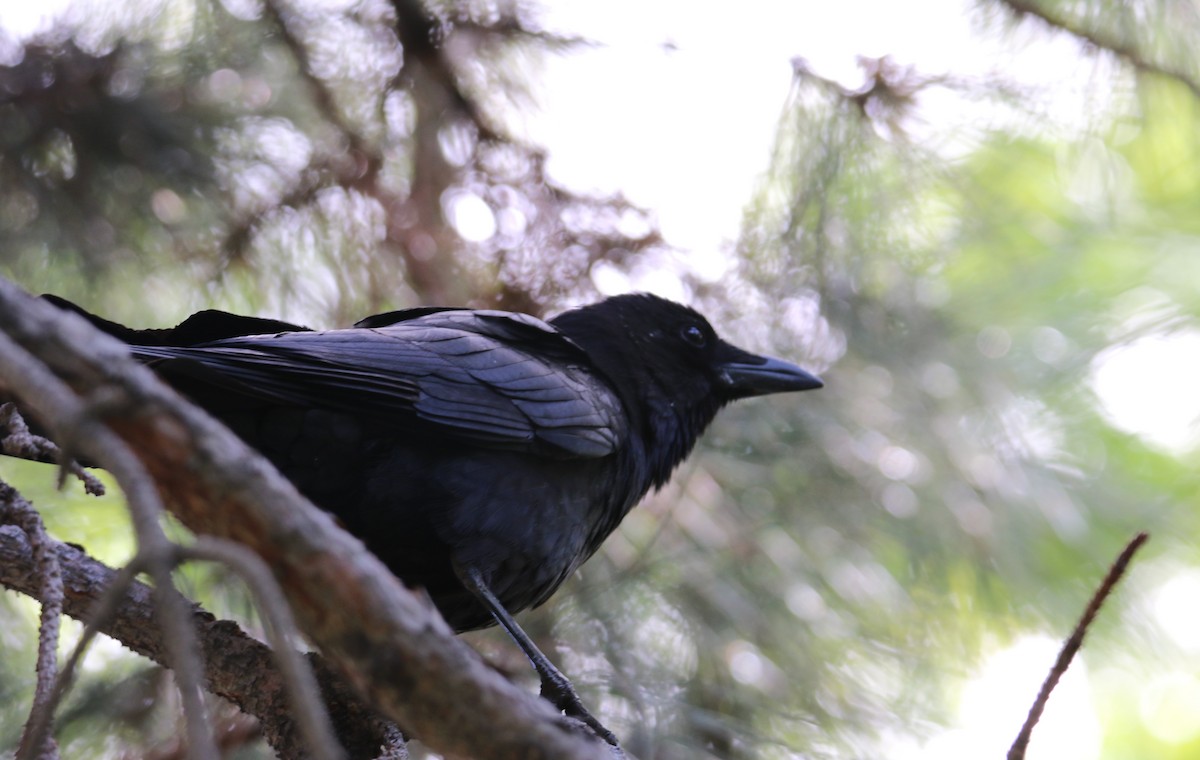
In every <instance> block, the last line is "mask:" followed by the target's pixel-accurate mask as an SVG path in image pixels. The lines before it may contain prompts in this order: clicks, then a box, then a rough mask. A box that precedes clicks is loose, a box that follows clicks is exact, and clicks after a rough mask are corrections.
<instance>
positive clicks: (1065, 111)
mask: <svg viewBox="0 0 1200 760" xmlns="http://www.w3.org/2000/svg"><path fill="white" fill-rule="evenodd" d="M113 1H114V2H117V1H118V0H113ZM70 2H71V0H39V1H38V2H15V1H12V0H7V1H4V2H0V28H5V29H7V30H8V31H9V32H10V33H15V34H16V35H17V36H18V37H20V36H25V35H27V34H28V33H30V32H31V31H33V30H36V29H38V28H41V27H42V26H44V24H45V20H46V19H47V18H49V17H51V16H52V15H53V14H54V13H55V12H56V11H57V10H58V9H60V8H62V7H64V6H66V5H68V4H69V3H70ZM97 2H98V3H100V4H102V0H97ZM545 5H546V6H548V7H547V8H546V13H545V15H544V17H543V18H544V23H545V24H546V25H547V26H548V28H550V29H551V30H558V31H563V32H565V33H569V34H581V35H583V36H585V37H588V38H590V39H593V40H596V41H598V42H600V43H601V45H600V46H599V47H595V48H590V49H586V50H583V51H580V52H577V53H574V54H572V55H570V56H568V57H565V58H563V59H556V60H552V61H551V62H550V63H549V64H548V66H547V70H546V71H545V78H544V81H543V82H542V84H541V88H540V91H539V93H538V94H539V97H540V101H541V111H540V113H538V114H536V115H534V116H532V117H531V118H530V119H529V120H528V122H527V124H528V127H527V128H528V130H529V136H530V137H531V138H532V139H533V140H534V141H535V142H537V143H540V144H542V145H545V146H546V147H547V149H548V152H549V155H550V159H551V160H550V164H549V171H550V172H551V173H552V175H553V176H555V177H556V178H557V179H558V180H559V181H561V182H564V183H565V184H567V185H568V186H570V187H573V188H575V189H578V190H594V191H599V192H604V193H611V192H618V191H620V192H622V193H624V194H625V195H626V196H627V197H628V198H630V199H631V200H632V201H634V202H635V203H637V204H640V205H642V206H645V207H647V208H650V209H652V210H653V211H654V212H655V213H656V214H657V216H658V219H659V222H660V225H661V228H662V230H663V232H664V234H665V236H666V239H667V240H669V241H670V242H671V243H673V244H674V245H676V246H678V247H679V248H681V249H683V250H684V251H685V252H686V254H685V255H686V256H687V261H686V263H687V265H689V266H690V267H691V268H692V269H693V271H694V272H695V273H696V274H699V275H700V276H703V277H709V278H713V279H715V278H719V277H720V276H721V275H722V273H723V272H724V271H725V267H726V266H728V259H727V257H725V256H724V255H722V251H723V250H725V249H726V248H727V246H728V244H729V243H731V242H732V241H733V240H735V239H736V237H737V234H738V228H739V225H740V221H741V214H742V210H743V207H744V205H745V204H746V203H747V202H748V201H749V199H750V198H751V196H752V193H753V188H754V186H755V182H756V181H757V180H758V178H759V177H760V176H761V175H762V174H763V172H764V171H765V170H766V168H767V161H768V157H769V152H770V148H771V144H772V139H773V136H774V130H775V126H776V121H777V119H778V117H779V115H780V112H781V108H782V106H783V104H784V100H785V98H786V96H787V94H788V90H789V83H790V81H791V77H792V66H791V60H792V59H793V58H794V57H795V56H802V57H803V58H804V59H805V60H806V61H807V63H808V65H809V66H810V67H811V68H812V69H813V70H815V71H817V72H818V73H820V74H821V75H823V76H826V77H830V78H834V79H837V80H839V81H841V82H843V83H844V84H846V85H847V86H851V87H854V86H857V85H858V84H859V83H860V81H861V79H860V74H859V69H858V66H857V64H856V57H857V56H860V55H863V56H869V57H879V56H883V55H892V56H893V57H894V58H895V60H896V61H897V62H898V63H900V64H916V65H917V66H918V68H919V70H920V71H921V72H922V73H924V74H926V75H936V74H940V73H946V72H953V73H955V74H956V75H957V76H960V77H986V76H989V75H991V74H992V73H994V72H996V71H1003V73H1004V76H1005V77H1006V79H1008V80H1010V81H1019V82H1022V83H1026V84H1033V85H1035V86H1037V87H1040V88H1042V89H1045V90H1047V91H1051V90H1052V93H1051V96H1050V98H1049V102H1051V103H1052V104H1053V107H1056V108H1058V109H1059V112H1058V114H1059V115H1060V116H1061V117H1062V119H1063V120H1064V121H1069V120H1071V119H1076V120H1077V119H1079V118H1080V117H1079V116H1078V114H1079V113H1080V112H1081V108H1080V101H1079V97H1080V91H1081V90H1082V89H1083V88H1084V86H1085V85H1083V84H1080V83H1079V82H1078V81H1076V80H1077V79H1078V78H1079V77H1086V76H1087V75H1088V71H1087V70H1086V67H1084V65H1083V64H1080V63H1079V61H1080V59H1079V56H1078V51H1077V49H1076V48H1075V47H1074V46H1073V45H1071V44H1069V43H1066V42H1063V41H1061V40H1059V41H1053V40H1047V39H1041V40H1039V41H1038V43H1037V44H1036V45H1034V46H1032V47H1026V48H1019V49H1018V48H1015V47H1006V46H1004V45H1002V44H1001V43H999V42H997V41H995V40H992V39H990V38H986V37H982V36H980V35H979V34H978V33H976V32H975V31H974V30H973V27H972V25H971V23H970V21H969V19H970V18H971V14H975V13H977V12H978V3H976V2H973V1H972V0H928V1H927V2H923V3H921V6H920V12H919V13H918V12H915V10H914V5H913V4H911V3H900V2H895V1H894V0H843V1H841V2H828V1H827V0H824V1H822V2H817V0H795V1H793V2H779V1H778V0H744V1H743V2H740V3H725V4H701V3H694V2H685V1H684V0H609V1H608V2H603V3H580V2H566V1H565V0H563V1H561V2H546V3H545ZM1092 73H1094V71H1093V72H1092ZM1073 76H1074V77H1076V80H1073V79H1072V77H1073ZM969 108H970V107H968V106H964V104H963V103H962V102H942V103H940V104H938V103H934V104H930V109H929V110H928V111H927V112H926V113H925V118H926V120H927V122H928V124H929V128H930V129H931V130H932V131H934V132H936V131H938V130H947V131H949V130H952V129H954V128H955V127H957V126H960V125H962V123H963V122H964V121H967V120H970V119H972V118H981V117H980V114H979V113H978V112H977V111H971V110H969ZM983 118H986V117H983ZM468 211H469V209H463V212H464V215H466V213H467V212H468ZM464 218H466V216H464ZM489 218H490V216H489ZM484 233H486V228H485V229H484ZM656 276H657V277H658V279H657V280H656V281H648V282H640V281H639V282H632V283H620V284H619V285H618V286H619V287H636V288H640V289H648V290H656V291H659V292H664V291H665V292H664V295H676V293H675V292H674V290H675V288H674V287H673V286H672V283H671V278H672V276H673V275H671V274H670V273H659V274H658V275H656ZM1182 339H1184V340H1186V341H1187V346H1186V349H1187V352H1188V353H1187V355H1188V356H1191V357H1195V356H1196V355H1200V336H1198V335H1194V334H1188V335H1185V336H1183V338H1182ZM1168 340H1169V339H1166V338H1161V339H1160V338H1156V337H1151V338H1146V339H1144V340H1143V341H1140V342H1138V343H1136V344H1134V345H1132V346H1130V347H1128V348H1125V349H1120V350H1114V352H1112V353H1111V354H1110V355H1109V356H1108V357H1107V358H1106V359H1105V360H1104V361H1102V362H1098V364H1097V367H1096V379H1095V388H1096V391H1097V393H1098V395H1099V396H1100V397H1101V398H1102V400H1103V403H1104V405H1105V407H1106V409H1108V411H1109V412H1110V414H1112V416H1113V419H1114V422H1116V423H1117V424H1119V425H1121V426H1123V427H1125V428H1126V429H1129V430H1132V431H1133V432H1136V433H1137V434H1139V435H1144V436H1147V437H1148V438H1149V439H1151V440H1155V439H1156V437H1157V439H1158V440H1161V441H1164V442H1165V444H1166V445H1168V446H1176V445H1179V444H1180V443H1181V442H1184V443H1187V444H1189V445H1194V443H1195V441H1196V435H1195V433H1196V428H1195V418H1196V417H1197V416H1200V408H1197V407H1196V405H1195V404H1194V403H1192V404H1190V405H1184V406H1183V407H1181V406H1180V405H1179V403H1178V402H1179V399H1180V398H1188V399H1193V400H1194V399H1195V397H1196V394H1195V388H1196V387H1198V386H1200V374H1198V373H1197V370H1195V369H1194V368H1193V370H1192V371H1191V373H1190V374H1182V375H1181V374H1180V373H1179V372H1178V369H1179V367H1178V362H1177V361H1176V362H1175V363H1174V366H1172V362H1171V361H1169V360H1168V359H1169V358H1170V356H1171V355H1172V352H1174V356H1175V357H1177V356H1178V355H1179V353H1178V351H1179V349H1180V346H1179V345H1177V344H1169V343H1168V342H1164V341H1168ZM1196 366H1200V365H1196ZM1172 378H1174V379H1172ZM1164 381H1165V382H1167V385H1165V386H1164V385H1163V382H1164ZM1181 408H1182V409H1185V411H1186V412H1187V415H1192V416H1191V417H1187V415H1184V414H1181V413H1180V411H1179V410H1180V409H1181ZM1187 573H1191V574H1186V573H1185V574H1182V575H1180V576H1178V577H1185V578H1186V579H1187V582H1188V583H1190V584H1191V585H1189V586H1187V588H1188V589H1192V588H1193V587H1194V586H1195V585H1196V583H1197V581H1196V577H1200V576H1197V575H1196V574H1195V572H1193V571H1187ZM1182 582H1183V581H1178V582H1176V583H1175V585H1171V583H1172V581H1170V580H1168V581H1167V583H1166V584H1164V586H1163V588H1164V589H1168V590H1171V589H1174V590H1177V589H1178V588H1182V586H1179V584H1180V583H1182ZM1162 593H1163V594H1166V593H1168V592H1167V591H1163V592H1162ZM1172 593H1173V592H1172ZM1189 593H1190V592H1189ZM1193 596H1194V595H1193ZM1189 598H1190V597H1189ZM1188 609H1189V610H1192V611H1193V613H1192V614H1190V615H1187V616H1185V617H1187V620H1186V621H1185V623H1184V624H1183V625H1182V626H1180V625H1179V620H1178V618H1179V616H1180V614H1181V613H1180V611H1179V609H1178V608H1176V607H1175V606H1173V605H1169V606H1163V605H1160V609H1159V612H1161V613H1162V614H1161V615H1160V620H1162V622H1163V623H1164V624H1166V623H1168V622H1169V623H1171V626H1172V627H1173V628H1175V629H1178V628H1180V627H1183V628H1186V627H1187V625H1190V626H1191V628H1192V629H1193V630H1200V620H1198V619H1197V617H1196V614H1195V613H1194V611H1195V609H1196V605H1194V604H1192V605H1190V607H1188ZM1168 617H1169V618H1170V619H1169V620H1168ZM1056 648H1057V643H1056V642H1055V641H1054V640H1053V639H1047V638H1044V637H1032V638H1028V639H1022V640H1019V641H1018V642H1016V643H1014V644H1013V645H1012V646H1011V647H1008V648H1004V649H1000V650H998V651H997V652H995V653H994V654H993V655H992V657H991V659H989V660H988V662H987V663H986V664H985V665H984V666H983V667H982V669H981V670H980V672H979V673H978V674H977V676H976V677H975V678H974V679H973V680H971V681H970V682H969V683H967V685H966V686H965V687H964V691H963V694H962V699H961V703H960V715H959V725H957V726H955V727H954V728H952V729H949V730H947V731H945V732H944V733H943V734H940V735H939V736H937V737H935V738H934V739H932V740H930V741H924V742H917V741H916V740H915V739H913V740H904V739H901V740H900V741H899V743H898V744H897V747H902V746H907V747H908V748H909V749H911V750H912V753H911V754H912V756H913V757H924V758H942V757H945V758H959V757H975V756H981V755H986V756H999V755H1000V754H1001V753H1002V752H1003V751H1004V750H1005V749H1006V748H1007V746H1008V742H1010V741H1011V739H1012V737H1013V735H1015V731H1016V729H1017V727H1018V726H1019V724H1020V717H1021V716H1023V711H1024V710H1025V709H1027V708H1028V706H1029V704H1030V702H1031V701H1032V699H1033V697H1034V695H1035V694H1036V691H1037V685H1038V684H1039V683H1040V680H1041V677H1042V676H1043V675H1044V673H1045V672H1046V670H1047V669H1048V668H1049V666H1050V663H1051V662H1052V660H1053V655H1054V652H1055V650H1056ZM1194 680H1195V679H1193V681H1194ZM1086 686H1087V674H1086V671H1085V670H1083V669H1082V668H1080V667H1078V666H1077V667H1075V668H1074V669H1073V670H1072V672H1071V674H1070V675H1069V676H1068V678H1067V681H1066V683H1064V684H1063V685H1062V686H1060V687H1059V690H1058V691H1057V692H1056V693H1055V695H1054V697H1053V699H1052V700H1051V706H1050V710H1049V711H1048V712H1047V714H1046V716H1045V718H1044V719H1043V721H1042V723H1041V725H1040V726H1039V728H1038V730H1037V732H1036V733H1035V736H1034V741H1033V744H1032V753H1031V755H1030V756H1031V757H1037V756H1041V757H1055V758H1070V759H1077V760H1090V759H1091V758H1094V757H1097V756H1098V753H1099V747H1100V736H1101V728H1100V726H1099V725H1098V723H1097V720H1096V717H1095V714H1094V711H1093V710H1092V706H1091V702H1090V697H1089V695H1088V691H1087V688H1086ZM1195 692H1196V693H1197V694H1200V686H1198V687H1196V690H1195ZM996 716H1004V719H1003V720H997V719H996Z"/></svg>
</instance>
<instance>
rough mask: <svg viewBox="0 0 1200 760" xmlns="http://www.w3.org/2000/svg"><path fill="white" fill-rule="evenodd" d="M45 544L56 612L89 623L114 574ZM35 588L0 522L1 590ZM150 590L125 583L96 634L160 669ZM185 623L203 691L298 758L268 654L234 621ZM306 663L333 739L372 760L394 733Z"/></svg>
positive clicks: (20, 549)
mask: <svg viewBox="0 0 1200 760" xmlns="http://www.w3.org/2000/svg"><path fill="white" fill-rule="evenodd" d="M52 544H53V551H54V553H55V555H56V556H57V558H58V562H59V565H60V566H61V568H62V578H63V586H64V591H65V604H64V608H63V611H64V612H66V613H67V614H68V615H70V616H71V617H73V618H76V619H77V620H81V621H83V622H89V621H90V620H91V619H92V616H93V614H94V612H95V605H96V603H97V602H98V601H99V599H100V597H101V596H102V595H103V593H104V590H105V589H106V588H108V586H109V585H111V584H112V581H113V579H114V578H115V577H116V574H117V571H115V570H113V569H112V568H110V567H108V566H106V565H104V564H102V563H100V562H97V561H96V560H94V559H92V558H91V557H89V556H88V555H87V554H85V553H84V552H83V551H82V550H81V549H78V548H76V547H73V546H70V545H68V544H63V543H59V542H52ZM39 583H40V581H39V577H38V573H37V569H36V567H35V565H34V560H33V554H32V550H31V548H30V545H29V540H28V538H26V536H25V534H24V532H23V531H21V530H20V529H19V528H17V527H16V526H10V525H0V585H3V586H4V587H5V588H9V589H12V590H14V591H18V592H21V593H23V594H27V595H29V596H31V597H33V598H35V599H38V600H39V601H40V600H41V594H40V591H39V588H40V587H39ZM152 593H153V592H152V589H151V588H150V587H149V586H147V585H145V584H144V583H139V582H134V583H133V584H131V585H130V587H129V590H128V592H127V593H126V594H125V595H124V597H123V599H122V600H121V602H120V604H119V605H118V606H117V608H116V612H115V614H114V615H112V616H111V617H110V619H109V622H108V623H107V624H105V625H103V626H101V629H100V630H101V631H102V632H103V633H104V634H106V635H108V636H110V637H112V638H114V639H116V640H117V641H119V642H121V643H122V644H124V645H125V646H126V647H128V648H129V649H130V650H132V651H133V652H136V653H137V654H140V655H142V656H143V657H146V658H149V659H150V660H152V661H154V662H156V663H158V664H160V665H164V666H166V665H168V663H167V655H166V651H165V649H164V646H163V641H162V632H161V631H160V630H159V628H158V626H156V625H155V624H154V602H153V599H152V598H151V595H152ZM192 620H193V622H194V624H195V626H196V629H197V632H198V635H199V639H200V648H201V652H202V654H203V657H204V677H205V682H206V686H207V688H208V690H209V691H210V692H212V693H213V694H217V695H218V696H221V697H224V698H225V699H228V700H229V701H230V702H232V703H233V704H235V705H237V706H238V708H239V709H240V710H242V711H243V712H245V713H246V714H247V715H253V716H254V717H256V718H258V719H259V721H260V722H261V726H262V729H263V732H264V734H265V735H266V738H267V741H268V742H270V744H271V746H272V747H274V748H275V750H276V751H277V752H279V753H280V754H281V755H282V756H284V757H300V756H301V755H303V747H304V745H303V743H302V741H301V738H300V734H299V733H298V732H297V731H296V727H295V725H294V723H293V721H292V720H291V716H290V713H289V711H288V704H287V695H286V693H285V689H284V686H283V682H282V679H281V678H280V676H279V673H278V670H277V669H276V667H275V664H274V661H273V660H272V656H273V655H272V653H271V650H270V649H269V648H268V647H267V646H266V645H265V644H262V643H261V642H259V641H257V640H256V639H254V638H253V637H251V636H249V635H247V634H246V633H245V632H244V631H242V629H241V628H239V627H238V626H237V624H236V623H232V622H230V621H227V620H218V619H216V618H215V617H213V616H212V615H211V614H209V613H208V612H205V611H204V610H203V609H201V608H200V607H199V606H195V607H193V610H192ZM310 660H311V661H312V664H313V666H314V669H315V671H316V674H317V680H318V681H319V682H320V684H321V693H322V696H323V697H324V698H325V703H326V706H327V707H328V709H329V711H330V714H331V716H332V717H333V719H334V724H335V726H336V727H337V729H338V732H339V739H341V741H342V743H343V744H344V745H345V747H346V749H347V751H348V752H349V753H350V757H353V758H370V757H375V756H376V755H377V754H378V751H379V747H380V746H381V745H382V744H384V743H385V742H386V741H388V739H389V734H390V733H392V731H393V729H391V728H390V727H389V726H387V725H385V724H384V723H383V722H382V721H380V720H379V719H378V718H375V717H374V715H373V714H372V713H371V711H370V709H369V708H367V707H366V706H365V705H363V704H362V703H361V702H360V701H358V699H357V698H356V697H355V696H354V695H353V694H351V693H350V690H349V689H348V688H347V687H346V686H345V685H344V684H343V683H342V681H341V679H340V678H339V677H338V676H336V675H335V674H334V673H333V672H332V671H331V670H330V669H329V667H328V666H327V665H326V664H325V663H324V662H323V661H322V660H321V659H320V658H319V657H316V656H315V655H313V656H310Z"/></svg>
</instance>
